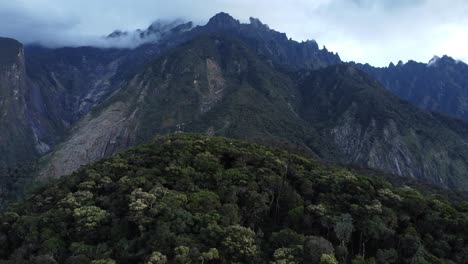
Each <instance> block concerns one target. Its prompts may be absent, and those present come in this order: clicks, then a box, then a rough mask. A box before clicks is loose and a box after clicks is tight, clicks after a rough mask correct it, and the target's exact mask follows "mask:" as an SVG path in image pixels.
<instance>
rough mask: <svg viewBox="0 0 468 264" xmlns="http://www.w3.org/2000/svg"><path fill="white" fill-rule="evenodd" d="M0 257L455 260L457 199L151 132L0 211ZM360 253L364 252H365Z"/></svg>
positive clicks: (464, 212)
mask: <svg viewBox="0 0 468 264" xmlns="http://www.w3.org/2000/svg"><path fill="white" fill-rule="evenodd" d="M0 222H1V223H2V225H0V259H3V260H5V261H4V262H3V263H81V264H87V263H119V264H120V263H173V262H178V263H180V262H182V263H188V262H191V263H234V262H238V263H338V262H337V261H336V259H338V260H339V261H340V263H350V262H351V260H353V263H364V262H365V261H368V262H372V263H373V262H375V261H377V263H451V262H454V263H466V260H467V257H468V256H467V252H468V251H467V249H468V244H467V241H466V240H465V238H466V237H467V236H468V233H467V232H468V229H467V228H466V227H467V226H468V208H467V206H466V203H464V204H458V205H455V204H450V203H449V202H448V201H447V200H445V198H443V197H442V196H437V195H430V196H423V195H421V194H420V193H419V192H417V191H416V190H414V189H411V188H410V187H407V186H404V187H398V188H397V187H394V186H392V185H391V184H389V183H387V182H385V181H383V180H381V179H379V178H378V177H366V176H362V175H357V174H353V173H351V172H349V171H346V170H343V169H338V168H333V167H329V166H325V165H323V164H321V163H319V162H316V161H313V160H307V159H304V158H301V157H299V156H295V155H291V154H289V153H287V152H284V151H280V150H273V149H268V148H266V147H263V146H260V145H253V144H248V143H244V142H240V141H236V140H232V139H225V138H218V137H206V136H197V135H187V134H179V135H170V136H166V137H159V138H156V139H154V140H152V141H151V142H149V143H148V144H145V145H142V146H139V147H137V148H134V149H131V150H129V151H126V152H124V153H121V154H118V155H116V156H114V157H112V158H109V159H105V160H102V161H100V162H98V163H96V164H93V165H90V166H87V167H85V168H83V169H82V170H80V171H79V172H77V173H75V174H73V175H70V176H67V177H64V178H62V179H61V180H59V181H56V182H53V183H51V184H49V185H48V186H45V187H44V188H42V189H41V190H38V191H37V192H36V193H35V194H34V195H33V196H32V197H31V198H30V199H29V200H27V201H25V202H23V203H21V204H19V205H18V206H16V207H14V208H11V209H10V210H9V211H7V212H5V213H3V214H1V215H0ZM366 263H367V262H366Z"/></svg>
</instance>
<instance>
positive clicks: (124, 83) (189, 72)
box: [0, 13, 468, 190]
mask: <svg viewBox="0 0 468 264" xmlns="http://www.w3.org/2000/svg"><path fill="white" fill-rule="evenodd" d="M180 23H182V22H180ZM150 29H151V30H150ZM150 31H151V32H160V33H161V32H163V34H159V38H158V40H157V41H152V42H148V43H144V44H142V45H140V46H138V47H135V48H133V49H120V48H96V47H79V48H59V49H50V48H44V47H38V46H28V47H26V49H25V55H24V56H23V57H25V58H24V59H23V60H22V61H24V62H23V64H25V65H24V66H23V68H24V69H25V70H24V71H23V72H25V73H23V75H24V79H25V80H27V81H26V83H27V85H25V87H24V89H22V91H24V94H25V96H24V98H25V99H24V103H22V104H21V107H23V108H24V109H27V111H26V114H25V115H24V116H25V117H21V118H19V120H14V121H13V120H11V121H9V122H8V124H15V125H16V124H17V125H18V126H19V127H20V129H17V130H21V129H22V130H21V131H26V132H24V133H23V134H24V136H23V134H22V133H20V132H16V131H14V130H12V131H14V132H12V131H10V132H8V133H10V134H9V135H11V140H8V142H19V143H21V144H25V147H27V148H26V150H27V151H25V153H27V155H29V156H27V157H25V160H26V161H31V160H33V161H34V160H35V158H36V157H38V156H42V157H41V159H40V160H39V162H38V164H37V165H38V171H39V172H38V173H33V174H32V175H30V176H31V177H34V178H36V177H37V175H39V178H40V179H45V178H49V177H52V178H55V177H59V176H62V175H66V174H70V173H72V172H73V171H75V170H77V169H79V168H80V166H83V165H86V164H88V163H90V162H93V161H96V160H99V159H101V158H103V157H108V156H110V155H112V154H115V153H117V152H120V151H122V150H125V149H127V148H128V147H131V146H134V145H137V144H141V143H143V142H145V141H146V140H149V139H150V138H152V137H153V136H154V135H157V134H164V133H170V132H177V131H189V132H202V133H207V134H209V135H221V136H227V137H232V138H238V139H243V140H248V141H253V142H257V143H262V144H266V145H277V146H281V147H285V148H287V149H289V150H292V151H294V152H297V153H304V154H306V155H311V156H313V157H318V158H321V159H323V160H327V161H330V162H337V163H344V164H356V165H359V166H364V167H370V168H373V169H377V170H382V171H384V172H387V173H391V174H395V175H399V176H404V177H411V178H414V179H420V180H423V181H426V182H429V183H432V184H436V185H439V186H442V187H446V188H454V189H457V190H466V189H467V188H468V185H467V184H468V178H467V177H466V175H467V171H468V165H467V162H468V161H467V160H466V157H467V153H466V150H465V148H464V146H465V145H466V143H465V142H466V136H467V135H468V131H467V128H466V124H464V123H462V122H459V121H456V120H452V119H449V118H446V117H442V116H440V115H438V114H431V113H428V112H425V111H422V110H421V109H418V108H416V107H413V106H411V105H409V104H408V103H405V102H403V101H401V100H400V99H398V98H397V97H395V96H393V95H392V94H390V93H389V92H388V91H386V90H385V89H383V88H382V85H380V83H379V82H377V81H374V79H373V78H371V77H369V75H367V74H366V73H364V72H363V71H361V70H357V69H355V67H358V68H362V67H363V66H362V65H354V67H353V66H350V65H345V64H344V63H342V62H341V60H340V58H339V56H338V55H337V54H335V53H332V52H329V51H328V50H326V48H323V49H319V47H318V45H317V43H316V42H315V41H307V42H302V43H299V42H296V41H293V40H291V39H288V38H287V36H286V35H285V34H284V33H280V32H277V31H275V30H272V29H270V28H269V27H268V26H267V25H265V24H263V23H262V22H260V21H259V20H258V19H254V18H251V19H250V22H249V23H240V22H239V21H238V20H236V19H234V18H233V17H231V16H230V15H228V14H226V13H220V14H217V15H215V16H214V17H213V18H211V19H210V20H209V22H208V23H207V24H206V25H203V26H196V27H192V26H191V25H190V24H187V23H182V24H178V23H174V24H164V25H162V24H160V25H157V24H153V25H152V26H150V27H149V28H148V30H147V32H150ZM145 34H146V33H145ZM148 34H149V33H148ZM109 38H119V36H118V34H117V35H115V34H114V35H113V36H109ZM5 50H7V49H5ZM400 66H401V65H400ZM400 66H398V67H400ZM432 66H433V65H431V67H432ZM426 68H427V67H426ZM7 86H8V87H13V86H12V85H11V84H8V85H7ZM14 111H16V110H14ZM20 116H21V115H20ZM5 120H6V119H5ZM21 120H23V121H21ZM24 120H29V121H28V122H26V121H24ZM22 122H23V123H22ZM4 126H7V125H6V124H5V125H4ZM11 127H12V128H14V126H11ZM5 133H6V132H5ZM42 143H43V144H42ZM5 146H6V145H5ZM33 146H34V147H35V148H36V150H34V151H29V149H32V148H33ZM38 146H39V147H41V146H43V147H42V148H40V150H41V152H40V153H39V152H38V151H37V149H38ZM28 148H29V149H28ZM23 149H24V148H16V147H12V146H11V145H10V147H8V151H12V152H13V154H14V155H13V154H12V155H10V156H12V157H13V158H12V159H11V160H8V161H7V169H4V170H0V174H1V175H2V177H0V179H1V180H0V183H2V184H3V183H4V182H9V184H8V185H5V184H3V186H9V187H6V188H5V189H11V188H13V187H11V186H16V187H21V186H23V185H24V184H20V183H17V182H16V181H15V179H16V178H18V177H19V176H17V175H18V174H19V175H22V174H23V173H22V172H21V173H17V166H15V167H13V168H11V166H10V165H11V164H14V163H15V162H17V161H18V159H17V158H16V157H19V156H18V154H17V153H19V152H21V151H23ZM44 154H45V155H44ZM15 155H16V156H15ZM20 167H24V166H20ZM12 174H13V176H12ZM29 174H30V173H29ZM4 175H6V176H4ZM5 179H8V180H5ZM16 187H15V188H16Z"/></svg>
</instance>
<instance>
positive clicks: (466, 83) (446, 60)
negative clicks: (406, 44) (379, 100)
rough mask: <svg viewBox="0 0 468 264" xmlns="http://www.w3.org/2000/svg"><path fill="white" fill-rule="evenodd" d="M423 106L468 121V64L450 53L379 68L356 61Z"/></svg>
mask: <svg viewBox="0 0 468 264" xmlns="http://www.w3.org/2000/svg"><path fill="white" fill-rule="evenodd" d="M353 65H355V66H356V67H359V68H361V69H363V70H364V71H366V72H367V73H369V74H370V75H371V76H373V77H374V78H376V79H377V80H379V81H380V82H381V83H382V84H383V85H384V86H385V87H386V88H388V89H389V90H390V91H391V92H392V93H394V94H396V95H397V96H399V97H401V98H403V99H405V100H408V101H409V102H411V103H413V104H415V105H417V106H419V107H420V108H422V109H425V110H428V111H432V112H439V113H443V114H445V115H448V116H452V117H455V118H459V119H463V120H465V121H466V120H468V65H466V64H465V63H463V62H461V61H456V60H454V59H453V58H451V57H449V56H443V57H437V56H435V57H434V58H433V59H432V60H431V61H429V62H428V63H418V62H415V61H408V62H407V63H403V62H401V61H400V62H399V63H398V64H397V65H394V64H393V63H391V64H390V65H389V66H388V67H383V68H376V67H372V66H370V65H368V64H353Z"/></svg>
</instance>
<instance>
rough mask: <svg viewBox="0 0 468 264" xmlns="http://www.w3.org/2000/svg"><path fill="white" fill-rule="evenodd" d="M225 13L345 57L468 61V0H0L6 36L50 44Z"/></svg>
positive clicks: (0, 30)
mask: <svg viewBox="0 0 468 264" xmlns="http://www.w3.org/2000/svg"><path fill="white" fill-rule="evenodd" d="M220 11H225V12H228V13H230V14H231V15H233V16H234V17H236V18H238V19H240V20H241V21H245V22H246V21H248V18H249V17H250V16H253V17H257V18H259V19H260V20H262V21H263V22H264V23H266V24H268V25H269V26H270V27H271V28H274V29H276V30H278V31H282V32H286V33H287V34H288V36H290V37H292V38H293V39H296V40H306V39H315V40H316V41H317V42H318V43H320V44H324V45H326V46H327V48H328V49H329V50H332V51H336V52H338V53H339V54H340V56H341V57H342V58H343V59H344V60H354V61H359V62H369V63H371V64H373V65H377V66H381V65H388V63H389V62H390V61H393V62H396V61H398V60H403V61H407V60H410V59H413V60H416V61H424V62H427V61H429V59H430V58H432V57H433V55H443V54H448V55H451V56H453V57H455V58H456V59H461V60H464V61H468V49H466V48H465V46H466V43H467V41H468V16H466V14H468V2H467V1H466V0H451V1H446V0H314V1H310V0H268V1H267V0H256V1H251V0H197V1H192V0H171V1H167V0H165V1H162V0H133V1H128V0H99V1H96V0H67V1H63V0H16V1H2V3H0V35H2V36H9V37H14V38H17V39H19V40H20V41H22V42H25V43H32V42H40V43H42V44H46V45H49V46H64V45H73V46H76V45H103V44H102V38H101V37H102V36H104V35H107V34H109V33H110V32H112V31H113V30H115V29H122V30H135V29H137V28H142V29H144V28H146V27H147V26H148V25H149V24H150V23H151V22H152V21H154V20H157V19H175V18H183V19H186V20H193V21H194V22H195V23H198V24H203V23H205V22H206V21H207V20H208V19H209V18H210V17H211V16H213V15H214V14H215V13H218V12H220Z"/></svg>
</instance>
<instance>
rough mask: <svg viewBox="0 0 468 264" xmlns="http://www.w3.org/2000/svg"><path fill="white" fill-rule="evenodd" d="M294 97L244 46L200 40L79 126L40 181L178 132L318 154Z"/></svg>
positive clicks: (290, 86) (288, 84) (282, 78)
mask: <svg viewBox="0 0 468 264" xmlns="http://www.w3.org/2000/svg"><path fill="white" fill-rule="evenodd" d="M294 93H295V90H294V83H293V82H292V81H291V80H290V79H289V78H288V76H287V75H285V74H278V73H277V72H275V71H274V70H272V69H271V67H270V66H268V65H267V64H265V63H264V62H262V61H261V60H259V59H258V58H257V56H256V55H255V53H253V52H252V51H251V50H250V49H249V48H248V47H247V46H246V45H245V44H244V43H243V42H241V41H239V40H236V39H232V38H230V37H225V36H223V35H211V36H206V37H200V38H198V39H195V40H193V41H191V42H189V43H187V44H185V45H183V46H182V47H180V48H178V49H176V50H174V51H172V52H171V53H170V54H168V55H167V56H164V57H162V58H160V59H158V60H157V61H156V62H154V63H153V64H151V65H149V66H148V68H147V69H146V70H145V71H143V72H141V73H140V74H137V75H136V76H135V77H134V78H133V79H132V80H131V81H130V82H129V84H128V86H127V87H126V88H125V89H122V91H120V92H119V93H118V94H116V95H115V96H114V97H113V98H112V99H111V100H109V101H108V102H106V103H105V104H104V105H102V106H101V107H100V108H99V109H98V110H96V111H95V112H94V113H91V114H89V115H88V116H87V117H86V118H84V119H83V120H82V121H80V122H79V123H78V125H77V126H76V127H75V128H74V129H73V130H72V132H71V133H70V138H69V139H68V140H66V141H65V142H64V143H63V144H61V145H59V146H58V147H57V150H56V151H55V152H54V153H52V154H51V155H49V156H48V157H46V163H47V165H46V167H45V169H43V171H42V173H41V174H42V175H47V176H51V175H52V176H54V175H55V176H60V175H63V174H68V173H70V172H72V171H73V170H75V169H77V168H78V167H79V166H80V165H82V164H86V163H88V162H91V161H94V160H96V159H98V158H100V157H103V156H106V155H110V154H112V153H115V151H118V150H122V149H125V148H126V147H128V146H130V145H134V144H137V143H141V142H144V141H146V140H148V139H149V138H151V137H153V136H154V135H155V134H161V133H167V132H174V131H178V130H184V131H203V132H206V133H209V134H221V135H227V136H232V137H237V138H243V139H249V140H255V141H259V142H264V143H270V144H275V143H277V144H281V142H283V144H288V145H291V146H292V147H295V148H301V149H304V148H310V147H313V146H314V144H316V145H315V146H318V145H319V142H323V141H322V140H319V139H317V138H315V136H316V135H317V133H315V132H314V130H313V128H312V127H310V126H309V125H308V124H306V123H305V122H303V121H302V120H301V119H300V118H299V117H298V116H297V114H295V112H294V109H293V107H294V105H295V104H296V103H295V102H294V101H295V100H296V99H295V96H294ZM99 120H102V121H99ZM104 120H114V121H111V122H103V121H104ZM265 135H268V136H267V137H265ZM304 139H308V140H309V141H310V144H307V145H306V144H304V143H303V140H304ZM309 152H314V151H309Z"/></svg>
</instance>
